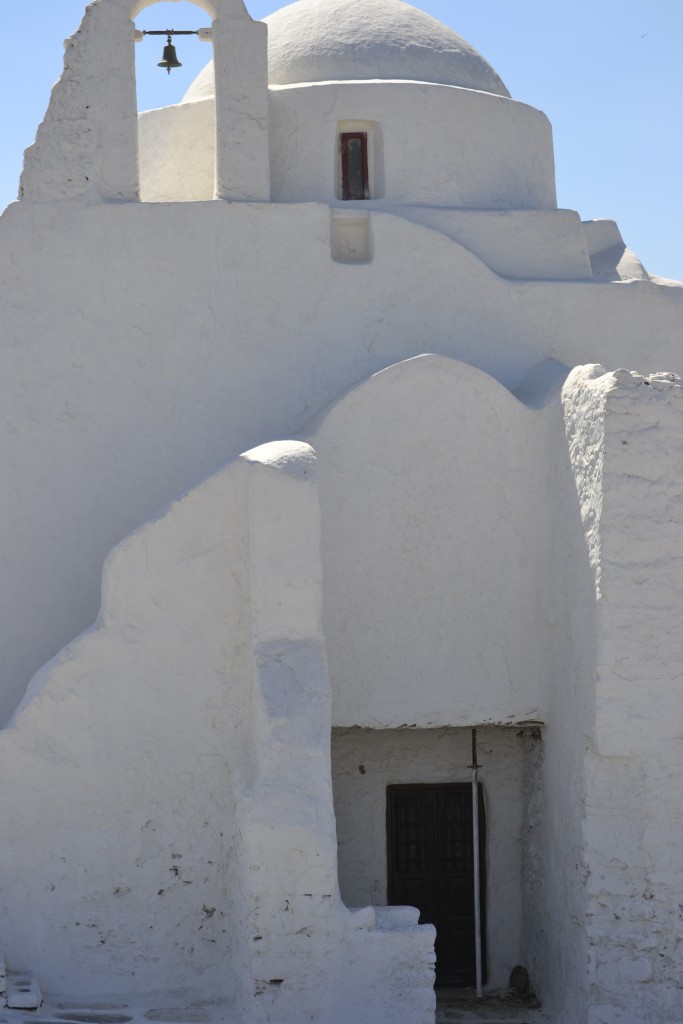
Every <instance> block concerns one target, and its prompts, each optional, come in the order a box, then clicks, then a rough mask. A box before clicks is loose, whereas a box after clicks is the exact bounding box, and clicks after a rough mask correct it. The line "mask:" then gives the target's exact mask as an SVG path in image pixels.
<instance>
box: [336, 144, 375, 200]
mask: <svg viewBox="0 0 683 1024" xmlns="http://www.w3.org/2000/svg"><path fill="white" fill-rule="evenodd" d="M341 170H342V199H369V198H370V183H369V180H368V133H367V132H342V134H341Z"/></svg>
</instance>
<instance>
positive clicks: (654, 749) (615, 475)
mask: <svg viewBox="0 0 683 1024" xmlns="http://www.w3.org/2000/svg"><path fill="white" fill-rule="evenodd" d="M681 395H683V388H682V387H681V380H680V377H678V376H676V375H675V374H673V373H666V372H664V373H649V374H639V373H635V372H632V371H626V370H616V371H614V372H607V371H605V370H604V368H603V367H602V366H597V365H592V366H587V367H580V368H578V369H577V370H575V371H574V372H573V373H572V374H571V375H570V377H569V379H568V380H567V383H566V385H565V388H564V391H563V402H564V407H565V416H566V422H567V437H568V443H569V451H570V455H571V459H572V466H573V470H574V473H575V477H576V488H577V495H578V500H579V503H580V507H581V514H582V521H583V526H584V530H585V536H586V545H587V551H588V554H589V556H590V562H591V568H592V571H593V586H594V593H595V602H596V605H595V607H596V616H595V645H594V652H595V653H594V659H595V660H594V667H593V673H594V684H593V686H591V688H590V690H589V693H590V700H589V701H588V702H587V703H586V704H584V718H583V722H584V726H583V727H584V730H585V733H586V738H587V742H586V744H585V748H584V763H583V766H582V775H583V787H584V792H585V810H584V823H583V834H584V844H585V846H584V851H583V863H584V872H585V883H586V884H585V907H584V911H583V913H584V915H585V919H586V922H587V923H586V938H587V955H588V966H589V971H588V979H587V984H586V987H585V994H584V1000H586V999H587V1002H588V1010H587V1013H586V1017H585V1019H587V1020H589V1021H590V1022H591V1024H614V1022H617V1021H629V1022H631V1021H632V1022H634V1024H645V1022H646V1021H654V1020H656V1021H658V1022H660V1021H661V1022H665V1024H673V1022H674V1021H677V1020H679V1018H680V991H681V984H682V981H681V971H680V958H679V957H678V956H677V954H676V952H675V950H676V948H677V946H678V941H677V938H676V936H677V935H678V932H679V931H680V907H679V906H678V904H679V902H680V900H679V894H680V878H681V874H682V872H683V862H682V860H681V855H680V842H679V841H678V840H677V839H676V835H677V831H678V822H679V820H680V813H679V812H680V805H679V800H678V795H677V788H678V787H677V784H675V783H674V782H673V779H674V777H675V776H677V773H678V770H677V768H676V767H675V765H676V764H677V763H678V765H679V766H680V762H679V760H678V759H679V756H680V751H679V749H678V748H679V747H680V736H681V733H682V732H683V701H682V700H681V692H680V651H679V646H680V628H679V620H680V616H679V612H678V609H679V607H680V596H679V595H680V589H681V572H680V563H681V557H682V554H683V534H682V532H681V524H680V515H679V513H678V511H677V509H678V504H679V501H680V479H681V470H682V468H683V467H682V466H681V445H680V439H681V431H682V428H683V419H682V416H683V406H682V405H681Z"/></svg>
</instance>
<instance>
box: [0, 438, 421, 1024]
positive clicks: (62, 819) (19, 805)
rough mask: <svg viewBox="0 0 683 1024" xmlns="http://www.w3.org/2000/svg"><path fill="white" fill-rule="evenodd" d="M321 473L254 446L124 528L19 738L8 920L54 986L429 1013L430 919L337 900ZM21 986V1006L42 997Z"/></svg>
mask: <svg viewBox="0 0 683 1024" xmlns="http://www.w3.org/2000/svg"><path fill="white" fill-rule="evenodd" d="M314 464H315V463H314V454H313V452H312V450H311V449H310V447H309V446H308V445H305V444H303V443H301V442H279V443H275V444H271V445H266V446H263V447H261V448H259V449H256V450H253V451H250V452H248V453H247V454H246V455H245V456H244V458H243V459H241V460H239V461H238V462H235V463H232V464H231V465H229V466H227V467H226V468H225V469H224V470H222V471H221V472H220V473H218V474H217V475H215V476H214V477H212V478H210V479H209V480H207V481H205V482H204V483H203V484H201V485H200V486H199V487H198V488H196V489H195V490H193V491H191V492H190V493H188V494H186V495H185V496H183V497H182V498H181V499H179V500H178V501H176V502H175V503H174V504H173V505H172V506H171V507H170V508H169V509H167V510H166V511H165V512H164V513H163V514H162V515H161V516H160V517H158V518H157V519H156V520H154V521H152V522H150V523H148V524H147V525H146V526H144V527H143V528H141V529H140V530H139V531H138V532H137V533H136V534H134V535H132V536H131V537H129V538H128V539H127V540H126V541H124V543H123V544H122V545H120V546H119V548H118V549H116V550H115V551H114V552H113V554H112V556H111V557H110V559H109V561H108V563H107V567H106V570H105V577H104V580H103V604H102V611H101V615H100V617H99V619H98V621H97V623H96V624H95V626H94V627H93V629H92V630H90V631H89V632H88V633H86V634H84V635H83V636H82V637H80V638H78V639H77V640H76V641H75V642H74V644H73V645H72V646H71V647H70V648H68V649H67V650H65V651H64V652H62V654H61V656H60V657H59V658H58V659H55V661H54V662H53V663H52V664H50V665H47V666H46V667H45V668H44V670H43V671H42V672H41V673H40V674H39V676H37V677H36V678H35V679H34V681H33V684H32V687H31V690H30V693H29V695H28V697H27V699H26V700H25V702H24V705H23V707H22V708H21V710H20V711H19V712H18V714H17V715H16V716H15V718H14V720H13V724H12V727H11V728H10V729H8V730H6V731H5V732H4V733H3V734H2V736H1V737H0V739H1V740H2V742H1V743H0V761H1V765H2V772H3V779H4V780H5V782H6V786H5V789H4V790H3V793H2V794H0V803H1V804H2V806H1V807H0V812H1V815H2V820H3V821H4V822H6V823H11V835H10V836H9V837H8V842H6V843H5V844H4V851H3V890H2V893H3V906H2V913H1V914H0V920H2V929H3V934H4V937H5V938H6V939H7V948H8V949H9V950H10V953H11V956H12V958H13V960H15V961H16V960H20V959H22V958H26V957H27V956H28V955H29V952H30V955H31V959H32V962H33V963H34V964H37V965H38V968H39V970H40V972H41V975H42V976H43V977H44V978H45V979H46V983H47V984H49V986H50V987H51V988H52V989H53V991H54V990H57V991H60V990H61V991H64V990H67V991H68V987H69V986H70V985H71V986H73V985H74V984H75V979H78V986H79V993H80V996H81V998H84V997H88V996H90V997H91V998H92V997H97V996H98V995H99V996H101V995H104V994H106V992H107V991H111V990H112V989H116V988H118V989H121V988H122V987H123V986H125V988H124V991H126V992H131V993H143V992H152V991H154V990H160V991H163V990H174V989H181V990H183V991H184V992H185V993H186V997H188V995H189V997H190V998H191V994H192V993H194V997H195V998H202V999H203V1000H205V1001H207V1000H209V1001H210V1000H217V999H218V1000H221V1001H222V1002H223V1003H225V1004H227V1005H228V1007H229V1013H230V1014H232V1015H234V1016H235V1018H236V1019H238V1020H244V1019H249V1020H250V1021H254V1022H258V1021H264V1022H266V1021H270V1020H273V1019H274V1017H275V1019H277V1020H278V1021H281V1022H283V1024H296V1022H298V1021H300V1020H301V1017H302V1015H303V1016H305V1017H307V1018H308V1019H314V1020H316V1021H320V1022H321V1024H343V1022H346V1021H348V1020H349V1019H353V1020H358V1021H361V1022H363V1024H372V1022H373V1021H376V1020H377V1019H378V1016H379V1015H380V1014H383V1013H386V1012H387V1010H388V1008H391V1014H392V1019H393V1020H396V1021H401V1022H406V1024H427V1022H428V1021H429V1019H430V1016H433V1012H434V995H433V960H434V954H433V946H434V930H433V928H431V927H428V926H425V927H420V926H418V925H417V922H416V921H415V920H414V918H411V917H409V916H405V915H404V916H403V917H399V918H396V919H392V918H391V917H389V918H387V917H386V916H385V917H383V918H382V919H381V920H380V921H379V922H377V921H376V917H375V914H374V912H373V911H372V910H370V909H369V908H368V909H367V910H365V911H360V912H350V911H348V910H347V909H346V908H345V907H344V906H343V904H342V902H341V899H340V896H339V891H338V884H337V837H336V829H335V819H334V813H333V804H332V783H331V771H330V728H331V723H330V707H331V693H330V683H329V677H328V674H327V667H326V658H325V648H324V642H323V638H322V633H321V623H320V605H321V596H322V586H321V573H320V535H319V518H320V512H319V506H318V499H317V491H316V482H315V473H314ZM60 722H61V723H67V722H68V723H69V727H68V728H65V727H64V725H62V726H61V727H60ZM144 737H147V739H146V740H145V739H144ZM227 737H231V738H230V739H228V741H227V742H226V738H227ZM152 752H153V753H152ZM19 779H21V786H20V785H19ZM12 780H14V781H12ZM20 792H21V796H20V797H19V799H18V800H17V799H16V798H15V796H14V794H18V793H20ZM37 820H40V821H41V829H42V830H43V834H44V836H45V838H46V842H45V844H37V843H36V842H35V830H34V827H35V822H36V821H37ZM81 821H84V822H87V828H86V829H84V828H83V826H82V825H80V824H79V822H81ZM188 829H189V831H186V830H188ZM75 891H78V894H79V896H78V899H77V902H76V903H75V904H74V892H75ZM45 893H47V894H49V898H47V899H45V900H43V899H42V898H41V897H42V894H45ZM34 915H39V918H40V936H41V937H40V939H39V938H38V935H37V933H36V930H35V920H34ZM74 915H75V916H74ZM24 977H26V976H23V975H22V979H23V978H24ZM398 979H400V980H398ZM397 980H398V983H397ZM20 981H21V979H18V980H17V984H16V986H14V988H13V987H12V985H11V984H10V991H9V993H8V1001H9V1002H10V1004H11V1005H12V1006H19V1005H21V1006H23V1007H28V1006H29V1003H28V1002H27V1000H28V999H29V998H30V999H31V1000H32V1001H31V1003H30V1006H31V1007H35V1006H37V1005H39V1002H40V1000H39V993H38V994H37V992H38V990H37V986H36V984H35V983H34V982H31V983H30V984H28V989H29V991H28V992H24V991H23V988H24V987H25V986H24V985H23V984H20ZM347 988H348V990H349V991H347ZM15 989H16V990H17V992H18V995H17V994H15ZM36 999H38V1001H37V1002H36Z"/></svg>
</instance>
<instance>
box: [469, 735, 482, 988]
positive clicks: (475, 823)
mask: <svg viewBox="0 0 683 1024" xmlns="http://www.w3.org/2000/svg"><path fill="white" fill-rule="evenodd" d="M478 770H479V765H478V764H477V730H476V729H473V730H472V856H473V858H474V953H475V957H476V972H477V973H476V978H477V999H481V998H482V996H483V995H484V986H483V981H482V957H481V874H480V871H479V777H478Z"/></svg>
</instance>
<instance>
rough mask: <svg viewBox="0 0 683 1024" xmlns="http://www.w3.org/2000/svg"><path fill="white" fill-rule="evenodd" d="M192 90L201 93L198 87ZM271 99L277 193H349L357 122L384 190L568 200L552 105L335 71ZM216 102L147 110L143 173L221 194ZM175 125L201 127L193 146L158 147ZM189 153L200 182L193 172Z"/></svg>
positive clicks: (389, 195) (462, 201)
mask: <svg viewBox="0 0 683 1024" xmlns="http://www.w3.org/2000/svg"><path fill="white" fill-rule="evenodd" d="M188 96H189V97H190V98H192V99H194V98H195V93H194V92H193V91H192V89H191V90H190V91H189V93H188ZM269 105H270V173H271V182H272V198H273V200H274V201H276V202H324V203H332V202H335V201H336V200H337V199H338V198H340V196H339V190H338V183H339V174H338V164H339V153H338V135H339V131H340V130H344V127H343V126H344V125H345V124H346V125H350V126H351V128H353V127H354V123H356V122H357V124H356V125H355V126H356V127H361V128H363V129H364V130H367V131H368V132H369V133H370V154H369V156H370V176H371V180H372V182H373V187H372V190H371V195H372V199H373V200H374V199H376V200H378V201H380V202H381V201H382V200H383V201H384V202H385V203H386V204H393V203H427V204H437V205H440V206H454V207H464V208H467V207H469V208H474V209H477V208H479V209H502V210H506V209H533V210H548V209H554V208H555V207H556V205H557V203H556V198H555V168H554V161H553V147H552V132H551V128H550V125H549V123H548V119H547V118H546V116H545V115H544V114H542V113H541V112H540V111H539V110H535V109H534V108H533V107H529V106H527V105H526V104H524V103H518V102H516V101H514V100H510V99H507V98H506V97H503V96H493V95H490V94H489V93H483V92H475V91H472V90H469V89H459V88H457V87H455V86H447V85H433V84H432V85H430V84H428V83H425V82H332V83H329V82H328V83H322V84H316V83H311V84H307V85H300V86H294V85H292V86H271V88H270V90H269ZM214 107H215V105H214V102H213V101H212V100H211V99H207V98H203V97H202V98H199V97H197V99H196V101H195V102H189V103H183V104H180V105H179V106H176V107H168V108H165V109H164V110H154V111H148V112H146V113H145V114H144V115H143V116H142V118H141V120H140V125H139V128H140V142H141V147H140V151H141V157H142V160H143V163H142V171H143V173H142V177H143V181H152V180H157V181H158V182H159V183H160V185H161V184H163V189H161V188H159V189H158V192H157V194H158V195H159V196H165V198H166V199H168V200H182V199H193V198H197V197H198V198H202V199H210V198H212V197H213V182H212V179H213V167H214V162H215V153H216V145H215V129H214V128H213V127H212V120H213V116H212V115H213V111H214ZM360 122H364V123H363V124H361V123H360ZM176 125H177V127H176ZM347 130H348V129H347ZM163 131H165V132H166V133H167V134H170V135H173V136H174V137H175V136H178V137H179V138H183V137H185V136H187V138H188V139H190V138H191V140H192V148H191V149H190V150H188V149H187V148H186V147H185V146H178V147H176V148H175V149H174V151H173V152H172V153H169V150H168V147H167V146H165V145H164V146H162V147H161V148H157V147H156V146H155V140H156V139H157V138H158V137H159V135H160V133H162V132H163ZM188 159H189V160H190V161H191V164H192V166H193V167H194V168H195V169H196V175H197V184H196V185H194V184H192V183H191V182H190V181H188V175H187V170H186V166H185V165H186V162H187V161H188ZM174 179H175V182H176V183H175V184H174ZM209 181H210V182H211V187H210V188H208V189H207V183H208V182H209ZM200 183H203V185H202V189H203V191H202V193H201V194H199V196H197V194H196V193H197V188H198V186H199V184H200ZM145 194H147V195H148V196H149V195H150V194H151V193H150V190H149V186H147V191H146V193H145V192H143V198H145Z"/></svg>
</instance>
